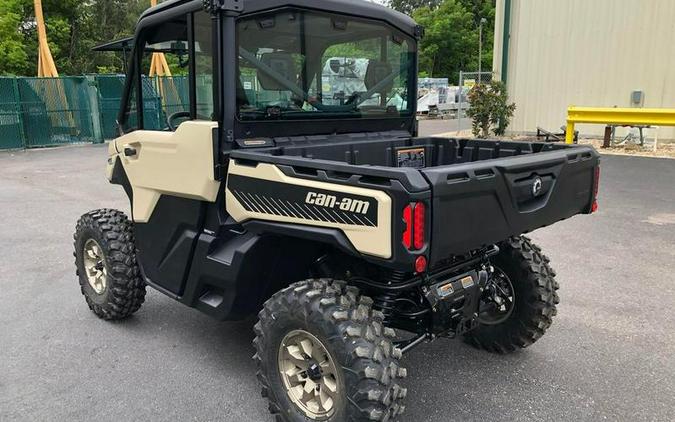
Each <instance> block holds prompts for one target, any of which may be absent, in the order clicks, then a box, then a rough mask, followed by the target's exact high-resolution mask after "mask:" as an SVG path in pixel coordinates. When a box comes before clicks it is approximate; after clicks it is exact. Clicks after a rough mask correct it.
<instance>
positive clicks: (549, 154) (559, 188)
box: [233, 137, 599, 266]
mask: <svg viewBox="0 0 675 422" xmlns="http://www.w3.org/2000/svg"><path fill="white" fill-rule="evenodd" d="M412 149H414V150H417V153H419V151H420V150H423V154H422V155H423V159H422V160H420V159H417V160H413V162H412V164H413V165H416V166H418V167H419V168H415V169H413V168H399V166H400V164H401V158H400V157H401V154H402V153H403V154H406V153H408V152H409V151H410V150H412ZM233 157H234V158H254V159H256V160H258V161H267V162H273V163H277V164H282V165H287V166H292V167H296V168H302V169H304V170H299V174H301V173H306V171H307V170H308V169H316V170H317V171H319V172H325V174H327V175H328V176H326V177H329V178H331V176H330V175H331V174H333V175H336V177H335V178H334V181H336V182H338V183H347V184H352V183H359V184H367V183H376V184H377V182H376V179H387V178H390V179H395V180H398V181H399V182H401V184H402V185H403V186H404V187H405V188H406V189H407V190H408V191H409V192H411V193H413V192H421V191H430V193H431V195H430V201H431V204H430V205H431V207H430V209H431V213H430V218H431V232H430V233H429V237H430V251H431V254H430V258H431V259H430V261H431V262H430V264H431V265H432V266H434V265H436V264H438V263H440V262H442V261H443V260H444V259H446V258H448V257H450V256H452V255H459V254H464V253H466V252H467V251H469V250H473V249H476V248H479V247H482V246H487V245H491V244H494V243H497V242H500V241H502V240H504V239H506V238H508V237H510V236H514V235H519V234H522V233H527V232H530V231H532V230H535V229H537V228H539V227H543V226H547V225H550V224H553V223H555V222H557V221H560V220H563V219H566V218H569V217H572V216H574V215H576V214H583V213H590V212H591V206H592V202H593V188H594V180H595V179H594V178H595V169H596V167H597V166H598V165H599V155H598V154H597V152H596V151H595V150H594V149H593V148H592V147H587V146H577V145H574V146H572V145H564V144H550V143H533V142H518V141H507V142H504V141H483V140H469V139H452V138H451V139H448V138H435V137H430V138H400V139H391V138H389V139H376V140H363V139H358V138H356V139H350V140H346V141H345V140H340V141H337V142H336V141H335V140H334V141H333V142H326V140H325V138H323V137H322V138H321V139H317V140H316V141H314V140H312V139H311V138H304V139H300V140H287V141H285V142H284V141H281V142H277V147H276V148H270V149H263V150H256V151H255V152H252V153H248V152H243V151H242V152H239V151H238V152H234V153H233ZM404 164H405V165H410V164H411V163H410V162H408V163H404ZM422 164H423V165H422ZM310 173H311V171H310ZM349 175H362V176H358V177H349ZM420 176H421V177H420ZM308 177H309V176H308ZM366 180H367V181H366ZM535 185H536V187H535ZM405 205H407V204H405V203H394V207H397V208H400V209H401V210H402V209H403V207H405ZM398 211H399V210H398V209H396V208H395V209H394V210H393V212H394V215H398Z"/></svg>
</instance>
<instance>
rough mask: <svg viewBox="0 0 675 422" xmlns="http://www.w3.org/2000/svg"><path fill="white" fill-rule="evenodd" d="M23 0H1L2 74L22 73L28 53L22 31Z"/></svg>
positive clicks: (0, 40) (0, 62) (0, 45)
mask: <svg viewBox="0 0 675 422" xmlns="http://www.w3.org/2000/svg"><path fill="white" fill-rule="evenodd" d="M20 3H21V0H0V74H3V75H8V74H9V75H20V74H22V73H23V72H24V71H25V66H26V60H27V59H28V54H27V53H26V48H25V45H24V37H23V35H22V33H21V31H20V27H21V22H22V13H21V4H20Z"/></svg>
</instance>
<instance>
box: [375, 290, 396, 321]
mask: <svg viewBox="0 0 675 422" xmlns="http://www.w3.org/2000/svg"><path fill="white" fill-rule="evenodd" d="M397 298H398V294H397V293H394V292H385V293H381V294H379V295H377V296H375V297H373V302H374V303H373V307H374V308H375V309H377V310H378V311H381V312H382V313H383V314H384V321H385V323H386V322H387V321H389V320H390V319H391V317H392V315H394V312H395V310H396V299H397Z"/></svg>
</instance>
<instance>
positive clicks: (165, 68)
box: [149, 0, 171, 76]
mask: <svg viewBox="0 0 675 422" xmlns="http://www.w3.org/2000/svg"><path fill="white" fill-rule="evenodd" d="M150 6H153V7H154V6H157V0H150ZM149 76H171V69H170V68H169V63H167V61H166V57H165V56H164V53H153V54H152V60H151V61H150V73H149Z"/></svg>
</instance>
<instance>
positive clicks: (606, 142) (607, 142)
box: [602, 126, 612, 148]
mask: <svg viewBox="0 0 675 422" xmlns="http://www.w3.org/2000/svg"><path fill="white" fill-rule="evenodd" d="M611 146H612V127H611V126H605V137H604V138H603V139H602V147H603V148H609V147H611Z"/></svg>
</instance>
